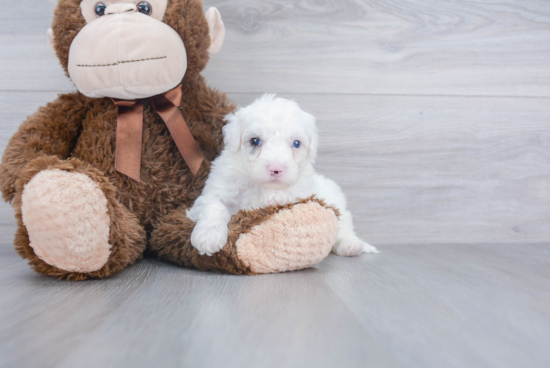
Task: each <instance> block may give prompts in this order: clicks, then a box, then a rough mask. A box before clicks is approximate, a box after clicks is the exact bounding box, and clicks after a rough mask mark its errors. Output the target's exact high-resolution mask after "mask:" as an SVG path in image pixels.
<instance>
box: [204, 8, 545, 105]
mask: <svg viewBox="0 0 550 368" xmlns="http://www.w3.org/2000/svg"><path fill="white" fill-rule="evenodd" d="M207 4H209V5H210V4H212V5H214V6H217V7H218V8H219V9H220V12H221V14H222V16H223V18H224V20H225V24H226V25H227V29H228V32H227V37H226V43H225V45H224V48H223V49H222V53H221V54H220V55H219V56H215V57H213V58H212V61H211V63H210V64H209V66H208V69H207V72H206V75H207V77H208V79H209V80H210V81H211V83H213V84H214V85H216V86H218V87H219V88H221V89H222V90H224V91H234V92H261V91H267V92H284V93H291V92H294V93H357V94H405V95H410V94H415V95H416V94H424V95H468V96H471V95H483V96H486V95H491V96H546V97H548V96H550V83H549V82H550V2H548V1H545V0H527V1H524V0H521V1H520V0H515V1H514V0H496V1H474V2H471V1H455V0H442V1H431V0H405V1H403V0H384V1H376V0H366V1H365V0H341V1H334V0H291V1H262V0H255V1H250V0H240V1H234V0H217V1H207ZM243 60H246V62H243ZM243 76H246V77H243Z"/></svg>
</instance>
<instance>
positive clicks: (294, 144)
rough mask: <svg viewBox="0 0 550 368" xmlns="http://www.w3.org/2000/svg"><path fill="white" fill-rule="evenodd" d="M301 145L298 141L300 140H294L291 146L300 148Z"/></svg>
mask: <svg viewBox="0 0 550 368" xmlns="http://www.w3.org/2000/svg"><path fill="white" fill-rule="evenodd" d="M301 145H302V142H300V141H294V142H293V143H292V146H293V147H294V148H300V146H301Z"/></svg>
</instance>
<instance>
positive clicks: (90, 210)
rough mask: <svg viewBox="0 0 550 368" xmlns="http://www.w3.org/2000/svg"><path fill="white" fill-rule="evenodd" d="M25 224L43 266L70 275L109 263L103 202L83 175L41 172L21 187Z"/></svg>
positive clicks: (104, 198) (95, 269)
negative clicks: (55, 268)
mask: <svg viewBox="0 0 550 368" xmlns="http://www.w3.org/2000/svg"><path fill="white" fill-rule="evenodd" d="M21 211H22V215H23V223H24V224H25V226H26V228H27V231H28V233H29V239H30V246H31V247H32V248H33V250H34V253H35V254H36V255H37V256H38V257H39V258H40V259H41V260H43V261H44V262H46V263H47V264H50V265H52V266H55V267H57V268H59V269H61V270H64V271H69V272H92V271H97V270H99V269H100V268H101V267H103V265H105V263H107V260H108V259H109V255H110V253H111V245H110V244H109V230H110V218H109V214H108V212H107V198H106V197H105V195H104V194H103V191H102V190H101V188H100V187H99V185H98V184H97V183H95V182H94V181H93V180H92V179H90V177H88V176H87V175H84V174H81V173H76V172H68V171H63V170H59V169H54V170H44V171H42V172H40V173H38V174H37V175H36V176H35V177H34V178H32V180H31V181H30V182H29V183H27V184H26V185H25V188H24V190H23V194H22V208H21Z"/></svg>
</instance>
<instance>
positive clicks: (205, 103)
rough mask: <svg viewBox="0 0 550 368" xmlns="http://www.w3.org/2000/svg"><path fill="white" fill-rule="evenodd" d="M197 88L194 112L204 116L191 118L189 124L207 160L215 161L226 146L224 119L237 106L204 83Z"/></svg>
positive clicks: (221, 93) (223, 94)
mask: <svg viewBox="0 0 550 368" xmlns="http://www.w3.org/2000/svg"><path fill="white" fill-rule="evenodd" d="M196 88H197V90H198V93H197V96H198V97H197V99H196V100H197V101H196V102H195V103H196V104H197V105H196V106H195V108H194V111H200V112H201V114H202V116H200V117H198V116H197V117H191V119H189V120H187V123H188V124H189V128H190V129H191V132H192V133H193V136H194V137H195V139H196V140H197V141H198V142H199V144H200V147H201V150H202V151H203V153H204V155H205V156H206V158H207V159H208V160H210V161H213V160H214V159H215V158H216V157H217V156H218V155H219V154H220V152H221V150H222V149H223V146H224V145H223V133H222V128H223V126H224V125H225V121H224V118H225V116H226V115H227V114H229V113H231V112H233V111H234V110H235V108H236V107H237V106H236V105H235V104H234V103H233V102H232V101H231V100H230V99H229V98H228V97H227V96H226V95H225V93H223V92H220V91H218V90H216V89H211V88H210V87H208V86H207V85H206V84H204V83H203V84H200V85H198V86H197V87H196Z"/></svg>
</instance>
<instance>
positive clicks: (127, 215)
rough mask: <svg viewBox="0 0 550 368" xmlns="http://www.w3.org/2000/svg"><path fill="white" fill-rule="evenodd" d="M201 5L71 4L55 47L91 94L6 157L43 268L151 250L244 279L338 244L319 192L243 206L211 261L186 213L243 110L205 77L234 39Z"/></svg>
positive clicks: (304, 263) (21, 135)
mask: <svg viewBox="0 0 550 368" xmlns="http://www.w3.org/2000/svg"><path fill="white" fill-rule="evenodd" d="M224 32H225V30H224V26H223V23H222V21H221V17H220V14H219V12H218V11H217V10H216V9H215V8H210V9H209V10H208V11H207V12H206V13H204V12H203V5H202V3H201V1H200V0H149V1H148V2H145V1H139V0H136V1H132V0H122V1H121V0H103V1H100V2H98V1H97V0H59V2H58V5H57V8H56V10H55V16H54V20H53V25H52V29H51V30H49V32H48V35H49V38H50V45H51V46H52V48H53V49H54V50H55V52H56V54H57V56H58V58H59V60H60V62H61V65H62V67H63V68H64V70H65V72H66V73H67V75H68V76H69V77H70V78H71V79H72V81H73V82H74V83H75V85H76V87H77V89H78V91H77V92H76V93H69V94H63V95H60V96H59V97H58V98H57V99H56V100H55V101H53V102H51V103H49V104H48V105H47V106H45V107H42V108H40V109H39V110H38V111H37V112H36V113H35V114H34V115H32V116H31V117H29V119H28V120H27V121H25V122H24V123H23V124H22V125H21V127H20V128H19V131H18V132H17V133H16V134H15V135H14V136H13V137H12V139H11V140H10V142H9V144H8V146H7V147H6V149H5V151H4V156H3V157H2V163H1V166H0V188H1V190H2V194H3V198H4V199H5V200H6V201H9V202H11V203H12V205H13V207H14V209H15V214H16V218H17V225H18V229H17V233H16V236H15V241H14V243H15V248H16V250H17V252H18V253H19V254H20V255H21V256H22V257H23V258H26V259H28V260H29V263H30V264H31V266H32V267H33V268H34V269H35V270H36V271H37V272H39V273H42V274H45V275H51V276H55V277H58V278H67V279H70V280H83V279H87V278H103V277H107V276H110V275H112V274H114V273H116V272H118V271H120V270H122V269H124V268H125V267H128V266H130V265H132V264H134V263H135V262H136V261H138V260H139V259H140V258H142V256H143V254H144V253H145V252H147V254H150V255H152V256H154V257H157V258H158V259H161V260H165V261H168V262H173V263H176V264H179V265H182V266H185V267H192V268H198V269H201V270H210V271H216V272H226V273H233V274H258V273H270V272H282V271H289V270H297V269H301V268H305V267H309V266H311V265H313V264H315V263H317V262H319V261H321V260H322V259H323V258H325V257H326V256H327V255H328V253H329V252H330V249H331V247H332V245H333V243H334V240H335V237H336V234H337V231H338V225H337V210H335V209H333V208H331V207H329V206H326V205H325V204H324V203H323V202H322V201H320V200H317V199H313V198H309V199H304V200H302V201H300V202H299V203H296V204H292V205H288V206H279V207H269V208H266V209H258V210H255V211H241V212H239V213H237V214H236V215H234V216H233V218H232V220H231V223H230V224H229V239H228V243H227V244H226V246H225V247H224V248H223V249H222V250H221V251H220V252H218V253H216V254H214V255H212V256H206V255H200V254H199V253H198V251H197V250H196V249H195V248H194V247H193V246H192V245H191V243H190V235H191V231H192V229H193V226H194V224H193V223H192V222H191V221H190V220H189V219H188V218H187V217H186V209H188V208H189V207H190V206H191V205H192V204H193V202H194V201H195V199H196V198H197V197H198V196H199V195H200V193H201V190H202V188H203V186H204V183H205V180H206V178H207V176H208V172H209V169H210V162H211V161H212V160H213V159H214V158H215V157H216V156H217V155H218V154H219V152H220V151H221V149H222V148H223V137H222V127H223V125H224V121H223V119H224V116H225V115H226V114H228V113H230V112H231V111H233V109H234V108H235V106H234V104H233V103H231V102H230V101H229V100H228V98H227V97H226V96H225V94H223V93H221V92H219V91H216V90H212V89H210V88H209V87H208V86H207V85H206V83H205V81H204V79H203V77H202V76H201V75H200V72H201V71H202V69H204V67H205V66H206V63H207V62H208V58H209V53H214V52H217V51H218V50H219V49H220V48H221V45H222V43H223V38H224Z"/></svg>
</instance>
